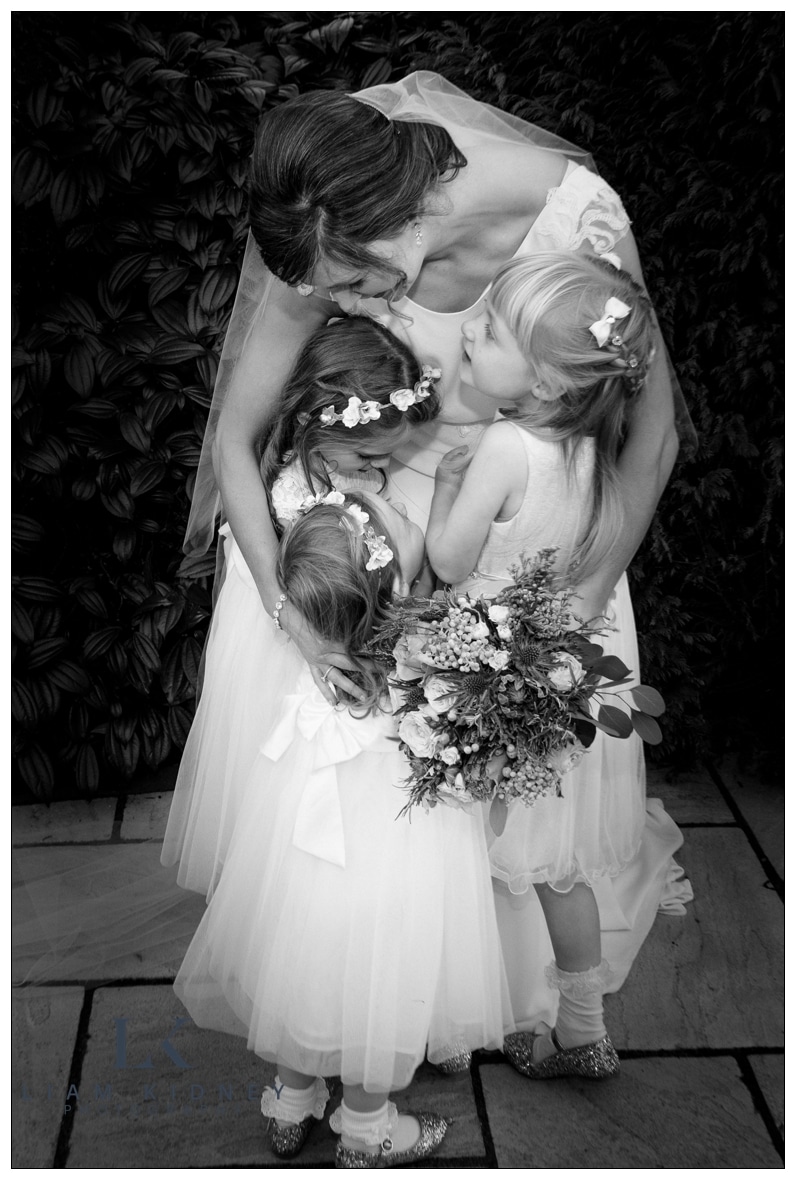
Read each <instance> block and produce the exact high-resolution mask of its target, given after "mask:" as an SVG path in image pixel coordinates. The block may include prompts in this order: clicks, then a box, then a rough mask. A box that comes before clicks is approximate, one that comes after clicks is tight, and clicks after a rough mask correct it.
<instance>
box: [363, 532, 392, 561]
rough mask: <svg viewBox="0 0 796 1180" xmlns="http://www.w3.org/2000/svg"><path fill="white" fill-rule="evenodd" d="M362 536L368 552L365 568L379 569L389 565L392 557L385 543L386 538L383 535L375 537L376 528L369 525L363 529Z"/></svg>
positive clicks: (390, 550)
mask: <svg viewBox="0 0 796 1180" xmlns="http://www.w3.org/2000/svg"><path fill="white" fill-rule="evenodd" d="M364 538H365V545H366V546H367V550H368V553H369V554H370V557H369V558H368V560H367V562H366V564H365V569H366V570H380V569H382V567H383V566H385V565H389V563H390V562H391V561H392V559H393V552H392V549H391V548H390V546H389V545H388V544H387V543H386V539H385V538H384V537H377V536H376V530H375V529H374V528H373V527H372V526H371V525H369V526H368V527H367V528H366V529H365V533H364Z"/></svg>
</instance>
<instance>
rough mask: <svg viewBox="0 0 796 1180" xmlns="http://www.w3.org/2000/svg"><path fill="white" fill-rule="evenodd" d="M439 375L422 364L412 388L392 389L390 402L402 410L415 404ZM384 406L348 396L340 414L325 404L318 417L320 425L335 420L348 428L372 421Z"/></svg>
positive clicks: (332, 422) (429, 391)
mask: <svg viewBox="0 0 796 1180" xmlns="http://www.w3.org/2000/svg"><path fill="white" fill-rule="evenodd" d="M441 376H442V370H441V369H435V368H432V366H431V365H423V372H422V376H421V378H420V380H419V381H416V382H415V384H414V387H413V388H412V389H394V390H393V391H392V393H391V394H390V402H391V404H392V405H394V406H395V407H396V409H398V410H401V411H402V412H403V411H404V410H408V409H409V407H410V406H413V405H415V403H416V402H422V401H425V399H426V398H427V397H429V396H430V394H431V389H430V388H429V387H430V385H431V382H432V381H438V380H439V378H440V377H441ZM385 408H386V407H384V406H381V405H379V403H378V402H374V401H366V402H363V401H362V399H361V398H358V397H350V398H349V399H348V405H347V406H346V408H345V409H344V410H343V412H342V414H338V413H337V411H336V410H335V408H334V406H325V407H324V409H322V410H321V412H320V415H319V417H320V420H321V426H333V425H334V423H335V422H342V423H343V425H344V426H345V427H347V428H348V429H349V430H350V429H351V428H352V427H354V426H362V425H364V423H365V422H373V421H375V419H376V418H380V417H381V412H382V410H383V409H385Z"/></svg>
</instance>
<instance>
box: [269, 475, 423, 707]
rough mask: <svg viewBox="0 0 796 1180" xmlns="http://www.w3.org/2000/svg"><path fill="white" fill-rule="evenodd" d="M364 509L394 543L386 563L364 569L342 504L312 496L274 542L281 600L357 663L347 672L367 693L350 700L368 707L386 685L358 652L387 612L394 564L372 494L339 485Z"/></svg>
mask: <svg viewBox="0 0 796 1180" xmlns="http://www.w3.org/2000/svg"><path fill="white" fill-rule="evenodd" d="M346 504H356V505H357V506H358V507H359V508H362V509H363V510H364V511H365V512H367V514H368V516H369V517H370V520H369V524H368V527H372V528H373V529H375V531H376V534H377V535H378V536H380V537H384V538H385V540H386V543H387V544H388V545H389V547H390V548H391V549H392V551H393V558H392V560H391V561H389V562H388V563H387V565H385V566H382V567H380V568H379V569H375V570H367V569H365V565H366V563H367V561H368V558H369V551H368V548H367V546H366V544H365V538H364V536H363V535H362V534H361V533H360V532H359V531H358V529H357V527H356V524H355V522H354V520H353V519H352V517H351V516H350V515H349V514H348V513H347V512H346V509H345V505H342V504H318V505H317V506H316V507H314V508H311V509H309V511H307V512H305V513H303V514H302V515H301V516H299V517H298V518H297V519H296V520H295V521H294V522H293V523H292V524H291V525H290V526H289V527H288V529H287V530H286V532H285V534H284V536H283V538H282V540H281V542H280V547H279V554H278V557H277V566H276V573H277V578H278V579H279V583H280V585H281V587H282V590H283V592H284V593H285V594H286V595H287V600H288V602H289V603H291V604H292V605H293V606H295V607H296V608H297V610H299V611H300V612H301V614H302V615H303V617H304V618H305V619H306V621H307V622H308V623H309V624H310V626H311V627H312V628H313V629H314V630H315V631H316V632H317V634H318V635H320V636H321V637H322V638H323V639H325V640H326V641H327V642H328V643H329V645H330V647H334V648H336V649H338V650H343V651H345V652H346V653H347V654H348V655H349V656H350V657H351V659H352V660H353V661H354V663H355V664H356V666H357V671H356V673H354V674H353V675H354V679H356V680H358V682H359V685H360V687H361V688H362V689H363V690H364V691H365V693H366V699H365V700H364V701H361V702H357V703H355V704H354V706H353V711H354V712H359V711H360V710H361V711H362V713H367V712H369V711H372V710H373V709H375V708H377V707H378V706H379V702H380V701H381V699H382V698H383V696H384V693H385V691H386V689H387V672H386V670H385V669H384V668H383V667H382V666H381V665H378V664H375V665H374V664H370V663H367V662H364V661H363V660H361V659H359V658H358V655H357V653H359V652H361V651H362V650H363V649H364V646H365V644H366V642H367V641H368V640H369V639H370V638H371V636H372V635H373V632H374V630H375V629H376V627H377V626H379V624H380V623H383V622H385V621H386V619H387V614H388V608H389V605H390V602H391V601H392V591H393V580H394V578H395V575H396V573H397V572H398V571H399V569H400V563H399V558H398V553H397V551H396V549H395V546H394V545H393V543H392V540H391V538H390V535H389V531H388V529H387V526H386V525H385V523H384V521H383V520H382V517H381V515H380V513H379V512H378V509H377V508H374V506H373V503H372V501H371V500H366V499H365V498H364V497H363V496H361V495H359V494H358V493H356V492H347V493H346Z"/></svg>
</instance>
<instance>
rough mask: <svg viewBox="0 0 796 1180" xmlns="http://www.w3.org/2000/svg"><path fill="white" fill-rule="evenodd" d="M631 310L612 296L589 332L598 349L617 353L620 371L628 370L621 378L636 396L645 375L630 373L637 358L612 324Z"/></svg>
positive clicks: (635, 364)
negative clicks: (607, 349)
mask: <svg viewBox="0 0 796 1180" xmlns="http://www.w3.org/2000/svg"><path fill="white" fill-rule="evenodd" d="M632 310H633V309H632V308H631V307H628V305H627V304H626V303H623V302H622V300H621V299H615V298H613V296H612V297H611V298H610V299H608V300H606V304H605V309H604V310H603V315H602V319H600V320H595V321H594V323H593V324H590V325H589V331H590V332H591V334H592V336H593V337H594V339H595V340H596V341H597V347H598V348H610V349H611V350H616V352H617V353H618V355H617V357H616V363H617V364H618V365H619V367H620V368H621V369H623V370H630V371H624V372H623V373H622V377H623V378H624V379H625V381H626V383H627V385H628V386H629V388H630V392H631V393H633V394H637V393H638V392H639V390H640V389H641V386H642V385H643V383H644V377H645V376H646V374H645V373H644V372H633V371H632V370H634V369H638V368H639V358H638V357H637V356H636V354H635V353H634V352H630V350H629V349H628V347H627V344H626V343H625V340H624V337H623V336H622V335H621V334H620V333H619V332H616V331H614V324H615V323H616V322H617V320H624V319H626V318H627V316H629V315H630V312H631V311H632Z"/></svg>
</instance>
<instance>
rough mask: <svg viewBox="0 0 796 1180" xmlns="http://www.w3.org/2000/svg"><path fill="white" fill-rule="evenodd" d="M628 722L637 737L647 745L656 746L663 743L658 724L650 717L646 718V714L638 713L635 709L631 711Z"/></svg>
mask: <svg viewBox="0 0 796 1180" xmlns="http://www.w3.org/2000/svg"><path fill="white" fill-rule="evenodd" d="M630 720H631V723H632V725H633V728H634V729H635V731H636V733H637V734H638V736H639V737H640V738H641V740H642V741H644V742H647V744H648V745H650V746H657V745H659V744H660V743H661V742H662V741H663V734H662V733H661V727H660V726H659V725H658V722H657V721H654V720H653V718H652V717H648V716H647V714H646V713H639V712H638V711H637V710H636V709H631V710H630Z"/></svg>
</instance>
